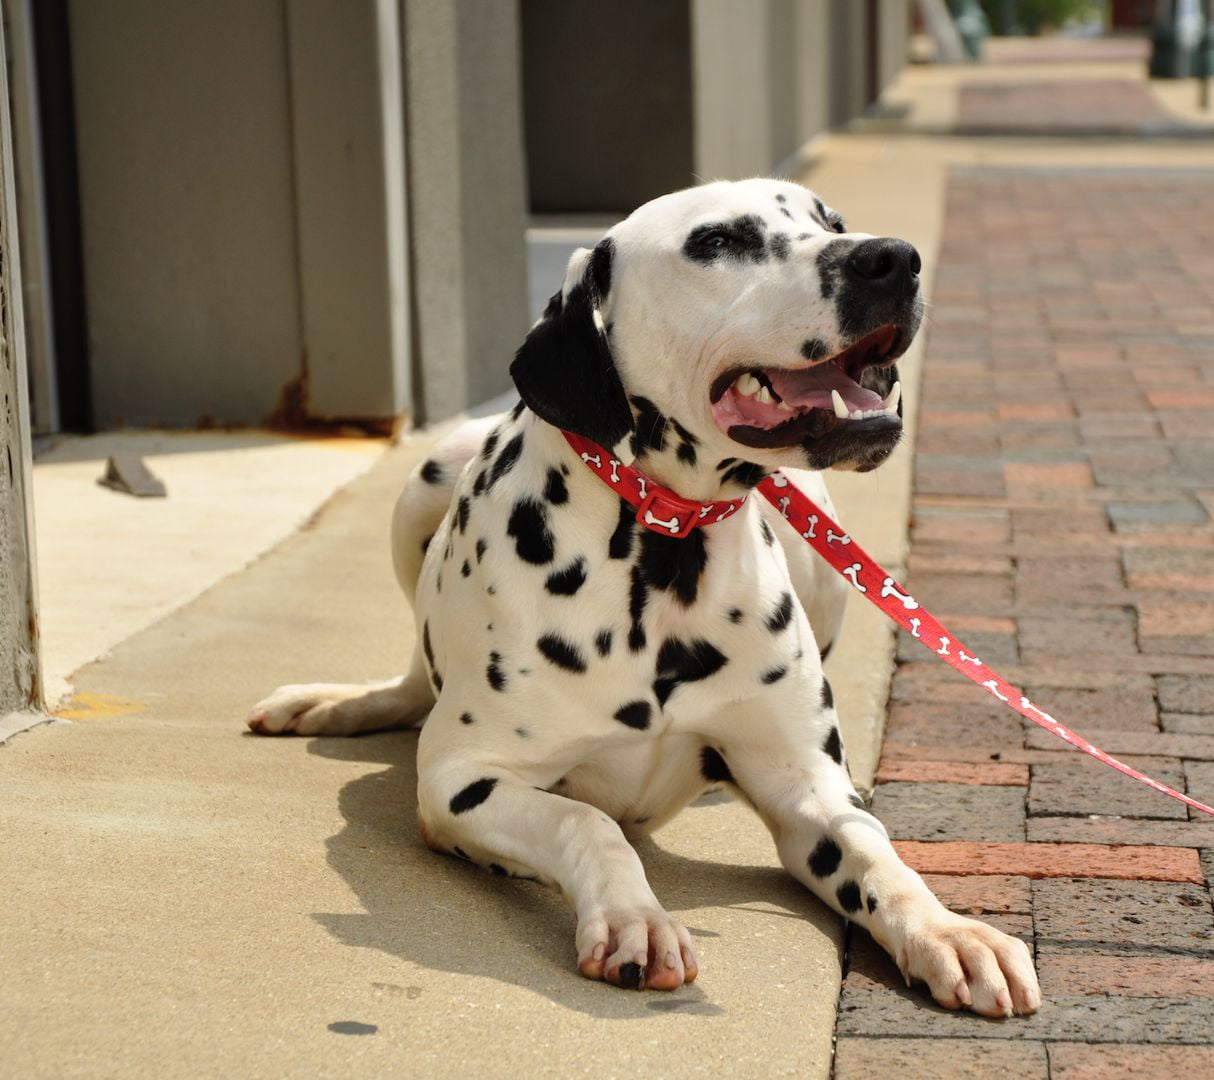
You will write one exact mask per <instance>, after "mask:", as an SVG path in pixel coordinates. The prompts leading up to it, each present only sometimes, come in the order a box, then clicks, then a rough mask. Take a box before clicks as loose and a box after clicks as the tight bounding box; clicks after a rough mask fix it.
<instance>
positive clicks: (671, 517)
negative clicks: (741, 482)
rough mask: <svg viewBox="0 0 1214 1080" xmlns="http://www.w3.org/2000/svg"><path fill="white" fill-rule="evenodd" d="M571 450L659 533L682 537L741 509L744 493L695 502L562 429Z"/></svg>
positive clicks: (650, 528)
mask: <svg viewBox="0 0 1214 1080" xmlns="http://www.w3.org/2000/svg"><path fill="white" fill-rule="evenodd" d="M561 434H562V435H564V436H565V439H566V441H567V442H568V443H569V445H570V446H572V447H573V450H574V453H576V454H577V455H578V457H580V458H581V459H582V461H584V462H585V463H586V467H587V468H588V469H589V470H590V471H591V472H592V473H594V475H595V476H597V477H598V478H599V479H600V480H602V481H603V483H604V484H606V485H607V486H608V487H609V488H611V490H612V491H614V492H615V493H616V494H617V495H619V496H620V498H621V499H624V500H625V501H626V502H628V503H630V504H631V505H632V506H635V507H636V511H637V515H636V517H637V521H638V522H640V524H642V525H644V526H645V528H647V529H649V530H651V531H652V532H655V533H657V534H658V535H659V536H673V537H675V538H676V539H682V538H683V537H685V536H687V535H688V534H689V533H690V532H691V530H692V529H694V528H695V527H696V526H697V525H714V524H716V523H717V522H718V521H724V520H725V518H727V517H729V516H730V515H731V514H735V513H737V511H739V510H741V509H742V504H743V503H745V502H746V496H745V495H742V496H740V497H739V498H737V499H731V500H730V501H729V502H709V503H702V502H696V501H694V500H691V499H684V498H683V497H682V496H681V495H676V494H675V493H674V492H673V491H671V490H670V489H669V488H664V487H662V485H661V484H659V483H658V482H657V481H656V480H654V479H652V478H651V477H648V476H646V475H645V474H644V473H643V472H641V471H640V469H634V468H632V467H631V466H629V465H625V464H624V463H623V462H622V461H617V460H616V459H615V458H613V457H612V456H611V455H610V454H609V453H608V452H607V451H606V450H604V449H603V448H602V447H601V446H599V444H598V443H596V442H591V441H590V440H589V439H586V438H583V437H582V436H581V435H574V434H573V432H571V431H562V432H561Z"/></svg>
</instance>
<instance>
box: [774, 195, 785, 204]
mask: <svg viewBox="0 0 1214 1080" xmlns="http://www.w3.org/2000/svg"><path fill="white" fill-rule="evenodd" d="M776 202H778V203H786V202H788V196H787V195H777V196H776Z"/></svg>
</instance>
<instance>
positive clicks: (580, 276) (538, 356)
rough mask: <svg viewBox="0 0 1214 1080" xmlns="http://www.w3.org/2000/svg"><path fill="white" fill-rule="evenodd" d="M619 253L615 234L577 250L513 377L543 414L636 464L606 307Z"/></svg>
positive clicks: (528, 401) (629, 416) (529, 337)
mask: <svg viewBox="0 0 1214 1080" xmlns="http://www.w3.org/2000/svg"><path fill="white" fill-rule="evenodd" d="M614 254H615V245H614V243H613V241H612V240H611V239H610V238H608V239H606V240H602V241H601V242H600V243H599V244H598V246H597V247H595V249H594V250H593V251H586V250H585V249H582V250H579V251H577V252H575V253H574V255H573V258H571V259H570V260H569V269H568V271H567V273H566V276H565V285H564V288H563V289H562V290H561V292H559V293H557V294H556V295H555V296H554V297H553V298H552V300H551V301H550V302H549V304H548V307H547V308H546V309H545V311H544V314H543V315H542V316H541V317H540V321H539V322H537V323H536V324H535V326H533V327H532V328H531V332H530V333H529V334H528V335H527V340H526V341H524V342H523V344H522V346H521V347H520V348H519V350H518V352H517V353H515V356H514V363H513V364H511V365H510V376H511V378H513V379H514V384H515V386H517V387H518V392H519V394H521V395H522V398H523V401H524V402H526V404H527V407H528V408H529V409H530V410H531V411H532V412H533V413H535V414H536V415H537V416H538V417H540V419H542V420H546V421H548V423H550V424H553V425H554V426H556V427H559V428H564V429H565V430H566V431H572V432H574V433H575V434H577V435H582V436H584V437H585V438H587V439H592V440H593V441H594V442H596V443H598V444H599V445H600V446H602V447H604V448H606V449H607V450H609V451H611V452H612V453H613V454H615V456H616V457H618V458H621V460H624V461H630V460H631V459H632V457H633V454H632V450H631V448H630V446H631V436H632V432H633V427H634V424H633V419H632V409H631V408H630V407H629V405H628V398H627V396H626V395H625V393H624V386H623V384H622V383H621V382H620V376H619V374H618V373H617V372H616V369H615V362H614V361H613V360H612V358H611V346H610V344H609V342H608V340H607V329H606V327H605V326H604V325H603V316H602V310H601V309H602V305H603V302H604V300H605V299H606V298H607V294H608V292H610V290H611V264H612V259H613V256H614Z"/></svg>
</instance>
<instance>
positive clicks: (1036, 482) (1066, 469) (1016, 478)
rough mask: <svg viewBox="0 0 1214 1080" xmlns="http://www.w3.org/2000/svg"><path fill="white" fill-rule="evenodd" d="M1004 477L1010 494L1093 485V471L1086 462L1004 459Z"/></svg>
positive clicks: (1066, 489) (1073, 488)
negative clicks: (1032, 461) (1036, 461)
mask: <svg viewBox="0 0 1214 1080" xmlns="http://www.w3.org/2000/svg"><path fill="white" fill-rule="evenodd" d="M1003 480H1004V483H1005V484H1006V485H1007V490H1008V493H1009V494H1010V495H1013V496H1015V495H1018V494H1023V493H1025V492H1030V491H1031V492H1037V491H1077V490H1086V489H1088V488H1090V487H1092V485H1093V480H1092V470H1091V468H1090V466H1089V465H1088V464H1087V462H1086V461H1073V462H1064V461H1060V462H1048V463H1043V464H1034V463H1030V462H1014V461H1009V462H1005V463H1004V466H1003Z"/></svg>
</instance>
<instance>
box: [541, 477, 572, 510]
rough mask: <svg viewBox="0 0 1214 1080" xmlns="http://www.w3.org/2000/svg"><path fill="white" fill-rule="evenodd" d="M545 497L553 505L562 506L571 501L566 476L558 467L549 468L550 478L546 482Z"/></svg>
mask: <svg viewBox="0 0 1214 1080" xmlns="http://www.w3.org/2000/svg"><path fill="white" fill-rule="evenodd" d="M544 498H545V499H547V500H548V501H549V502H550V503H552V505H553V506H560V505H561V504H562V503H565V502H568V501H569V489H568V488H567V487H566V486H565V478H564V477H563V476H562V475H561V474H560V471H559V470H557V469H549V470H548V479H547V481H546V482H545V483H544Z"/></svg>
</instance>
